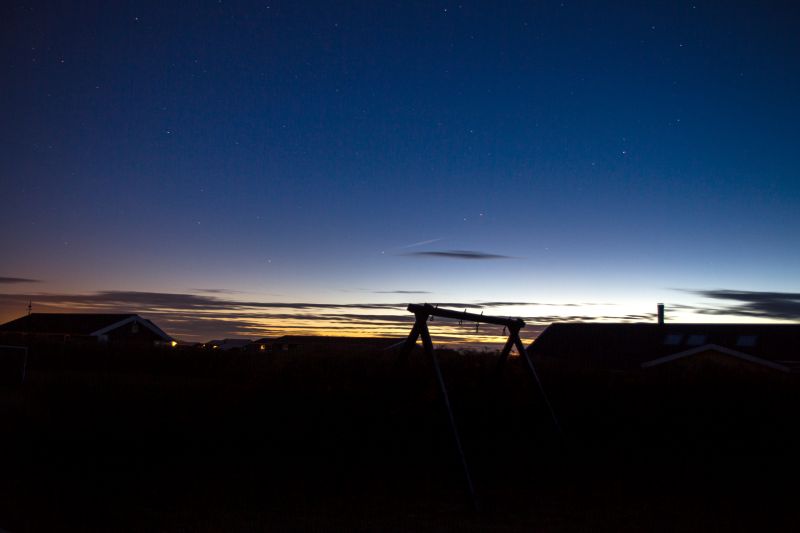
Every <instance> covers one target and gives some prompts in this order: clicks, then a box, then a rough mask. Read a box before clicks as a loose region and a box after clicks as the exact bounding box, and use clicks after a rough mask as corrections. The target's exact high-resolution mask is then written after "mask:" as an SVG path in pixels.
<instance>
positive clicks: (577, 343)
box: [528, 323, 800, 369]
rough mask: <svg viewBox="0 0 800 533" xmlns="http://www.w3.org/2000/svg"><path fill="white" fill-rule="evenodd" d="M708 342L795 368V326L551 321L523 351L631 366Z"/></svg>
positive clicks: (799, 328)
mask: <svg viewBox="0 0 800 533" xmlns="http://www.w3.org/2000/svg"><path fill="white" fill-rule="evenodd" d="M708 345H712V349H713V347H720V348H724V349H726V350H731V351H735V352H737V353H741V354H746V355H748V356H752V357H756V358H759V359H763V360H767V361H772V362H775V363H779V364H781V365H784V366H787V367H789V368H797V367H800V324H679V323H674V324H669V323H667V324H662V325H659V324H620V323H597V324H591V323H554V324H551V325H550V326H548V327H547V329H545V330H544V331H543V332H542V333H541V335H539V337H538V338H537V339H536V340H535V341H534V342H533V343H532V344H531V345H530V347H529V348H528V351H529V353H530V354H531V355H533V356H536V357H543V358H559V359H562V360H565V361H569V362H575V363H579V364H583V365H587V366H590V367H601V368H608V369H633V368H640V367H641V365H642V363H646V362H648V361H653V360H658V359H660V358H667V357H669V356H672V355H675V354H681V353H685V354H693V353H695V351H694V350H696V349H697V348H700V347H703V346H708ZM723 353H726V352H723Z"/></svg>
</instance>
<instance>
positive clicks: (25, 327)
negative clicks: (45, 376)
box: [0, 313, 136, 335]
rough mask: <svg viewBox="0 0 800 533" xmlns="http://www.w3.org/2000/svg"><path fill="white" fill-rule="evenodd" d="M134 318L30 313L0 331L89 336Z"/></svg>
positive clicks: (131, 314) (7, 323)
mask: <svg viewBox="0 0 800 533" xmlns="http://www.w3.org/2000/svg"><path fill="white" fill-rule="evenodd" d="M134 316H136V315H135V314H134V313H123V314H94V313H31V314H30V315H27V316H23V317H21V318H18V319H16V320H12V321H11V322H6V323H5V324H2V325H0V331H14V332H23V333H50V334H61V335H91V334H92V333H94V332H95V331H99V330H101V329H104V328H106V327H108V326H111V325H113V324H116V323H117V322H121V321H123V320H126V319H128V318H131V317H134Z"/></svg>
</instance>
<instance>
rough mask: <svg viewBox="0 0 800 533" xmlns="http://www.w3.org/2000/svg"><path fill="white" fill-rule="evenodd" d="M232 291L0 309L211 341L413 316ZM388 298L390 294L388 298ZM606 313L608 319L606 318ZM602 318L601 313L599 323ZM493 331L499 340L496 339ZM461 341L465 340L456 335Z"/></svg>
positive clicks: (55, 300)
mask: <svg viewBox="0 0 800 533" xmlns="http://www.w3.org/2000/svg"><path fill="white" fill-rule="evenodd" d="M417 292H419V293H423V291H400V290H398V291H386V293H387V294H399V295H403V294H416V293H417ZM235 296H236V295H235V294H227V295H226V293H224V292H214V293H209V294H186V293H164V292H145V291H99V292H94V293H78V294H57V293H27V294H9V293H0V314H1V315H3V316H6V317H7V319H9V320H10V319H12V318H16V317H18V316H19V315H20V314H22V313H23V312H24V310H25V308H26V307H27V304H28V301H29V300H31V301H32V302H33V309H34V312H95V313H97V312H105V313H108V312H136V313H139V314H141V315H143V316H145V317H147V318H151V319H153V320H154V321H155V322H156V323H157V324H159V325H160V326H161V327H162V328H163V329H165V330H166V331H167V332H169V333H170V334H171V335H173V336H175V337H177V338H180V339H184V340H197V341H206V340H208V339H210V338H224V337H249V338H253V339H255V338H261V337H271V336H280V335H285V334H288V333H298V334H311V335H315V334H316V335H357V336H363V335H372V336H383V337H403V336H405V335H407V334H408V331H409V329H410V325H411V323H412V322H413V321H414V316H413V315H412V314H411V313H408V312H407V311H406V307H407V305H408V301H407V300H406V301H402V302H385V301H384V302H377V303H375V302H369V303H346V304H343V303H312V302H262V301H255V300H251V299H244V298H236V297H235ZM387 299H388V298H387ZM430 303H431V304H432V305H438V306H440V307H446V308H451V309H458V310H461V309H465V308H466V309H469V310H475V309H488V310H489V311H488V314H491V309H495V308H502V307H507V306H535V305H540V304H537V303H535V302H505V301H473V302H430ZM592 318H593V317H587V316H578V315H575V316H557V315H553V316H539V317H523V319H524V320H525V321H526V322H527V323H528V324H529V327H528V328H526V335H531V334H535V333H538V331H539V330H540V329H541V327H543V326H544V325H546V324H548V323H550V322H555V321H575V320H580V321H586V320H591V319H592ZM603 318H605V317H603ZM603 318H599V317H598V318H597V319H599V320H602V319H603ZM432 328H433V333H434V336H435V337H436V338H437V339H449V340H452V341H457V342H463V343H475V342H477V341H479V340H481V339H483V340H492V339H493V338H494V340H496V337H497V336H501V334H502V328H497V327H494V326H488V325H481V326H480V335H479V337H480V338H478V337H476V334H475V329H474V323H473V324H469V323H464V324H463V325H462V326H459V325H458V321H453V320H445V319H437V320H436V321H435V322H434V323H433V324H432ZM492 336H495V337H492ZM459 339H460V340H459Z"/></svg>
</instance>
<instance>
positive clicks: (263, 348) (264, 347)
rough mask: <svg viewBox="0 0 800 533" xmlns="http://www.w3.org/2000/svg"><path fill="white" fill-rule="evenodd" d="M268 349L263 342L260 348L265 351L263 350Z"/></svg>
mask: <svg viewBox="0 0 800 533" xmlns="http://www.w3.org/2000/svg"><path fill="white" fill-rule="evenodd" d="M266 349H267V347H266V346H264V345H263V344H262V345H261V347H260V348H259V350H262V351H263V350H266Z"/></svg>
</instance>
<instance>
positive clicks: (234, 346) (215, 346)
mask: <svg viewBox="0 0 800 533" xmlns="http://www.w3.org/2000/svg"><path fill="white" fill-rule="evenodd" d="M250 344H251V341H250V339H215V340H211V341H208V342H207V343H205V344H204V345H203V347H204V348H206V349H211V350H219V351H222V352H227V351H230V350H241V349H243V348H245V347H246V346H249V345H250Z"/></svg>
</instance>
